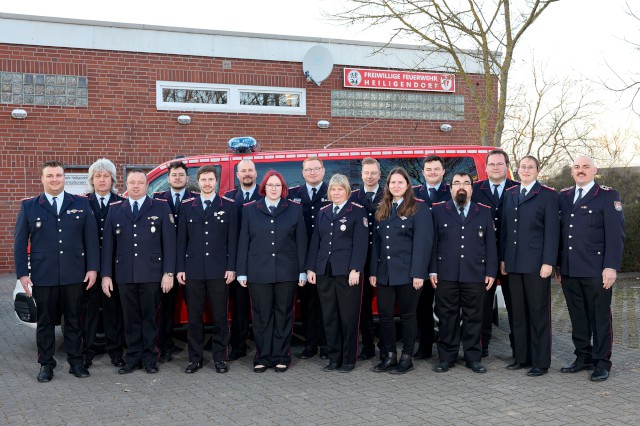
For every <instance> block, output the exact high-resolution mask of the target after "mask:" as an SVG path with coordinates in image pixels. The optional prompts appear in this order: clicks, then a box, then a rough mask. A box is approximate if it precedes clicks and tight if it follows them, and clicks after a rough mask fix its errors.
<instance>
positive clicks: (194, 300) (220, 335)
mask: <svg viewBox="0 0 640 426" xmlns="http://www.w3.org/2000/svg"><path fill="white" fill-rule="evenodd" d="M228 289H229V287H228V286H227V283H226V282H225V280H224V279H216V280H190V279H187V280H186V285H185V288H184V291H185V295H186V298H187V314H188V317H189V325H188V327H187V345H188V347H189V362H195V363H197V362H202V359H203V353H204V324H203V321H202V315H203V314H204V308H205V301H206V300H207V299H208V300H209V307H210V309H211V317H212V318H213V330H212V332H211V354H212V356H213V360H214V361H225V360H226V359H227V345H228V344H229V310H228V306H229V305H228V295H229V290H228Z"/></svg>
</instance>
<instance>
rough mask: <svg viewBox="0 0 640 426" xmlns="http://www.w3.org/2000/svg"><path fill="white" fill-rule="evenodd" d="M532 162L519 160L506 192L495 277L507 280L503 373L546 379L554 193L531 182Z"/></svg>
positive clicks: (554, 255) (556, 227)
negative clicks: (510, 343)
mask: <svg viewBox="0 0 640 426" xmlns="http://www.w3.org/2000/svg"><path fill="white" fill-rule="evenodd" d="M539 173H540V163H539V162H538V159H537V158H535V157H533V156H530V155H527V156H525V157H523V158H522V159H521V160H520V167H519V168H518V176H519V177H520V186H519V187H512V188H509V189H507V191H506V195H505V200H504V211H503V216H502V217H503V220H502V230H501V233H500V235H501V243H500V271H501V273H502V275H507V274H509V281H510V282H509V285H510V286H511V303H512V307H513V337H514V351H515V362H514V363H512V364H510V365H508V366H507V369H509V370H520V369H521V368H525V367H529V366H531V367H533V368H531V369H530V370H529V372H528V373H527V376H530V377H537V376H542V375H544V374H547V371H548V370H549V366H550V364H551V274H552V273H553V266H554V265H555V263H556V261H557V259H558V234H559V233H560V219H559V217H558V193H557V192H556V191H555V190H554V189H552V188H549V187H547V186H544V185H541V184H540V182H538V181H537V178H538V174H539Z"/></svg>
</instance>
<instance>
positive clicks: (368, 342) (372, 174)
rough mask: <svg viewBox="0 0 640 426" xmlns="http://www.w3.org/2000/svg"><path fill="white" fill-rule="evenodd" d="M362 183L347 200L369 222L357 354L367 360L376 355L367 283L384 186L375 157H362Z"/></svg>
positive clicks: (371, 295)
mask: <svg viewBox="0 0 640 426" xmlns="http://www.w3.org/2000/svg"><path fill="white" fill-rule="evenodd" d="M362 183H363V184H364V187H363V188H361V189H357V190H355V191H353V192H352V193H351V198H349V201H352V202H354V203H358V204H360V205H361V206H363V207H364V208H365V210H366V212H367V222H368V224H369V234H368V239H369V246H368V249H367V260H366V263H365V266H364V271H363V274H362V276H363V278H362V282H363V283H364V285H363V287H362V307H361V309H360V334H361V335H362V351H360V355H358V359H359V360H367V359H371V358H373V357H374V356H376V348H375V345H374V342H373V340H374V336H373V307H372V303H373V287H372V286H370V285H369V264H370V263H371V244H372V242H373V222H374V219H375V218H374V216H375V214H376V208H378V204H379V203H380V200H382V196H383V195H384V188H382V187H381V186H380V163H379V162H378V160H376V159H375V158H370V157H367V158H363V159H362Z"/></svg>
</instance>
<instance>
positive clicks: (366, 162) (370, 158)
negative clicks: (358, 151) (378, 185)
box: [362, 157, 380, 170]
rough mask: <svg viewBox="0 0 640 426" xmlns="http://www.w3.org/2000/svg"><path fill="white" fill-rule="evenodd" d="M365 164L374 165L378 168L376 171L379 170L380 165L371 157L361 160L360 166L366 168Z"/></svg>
mask: <svg viewBox="0 0 640 426" xmlns="http://www.w3.org/2000/svg"><path fill="white" fill-rule="evenodd" d="M367 164H375V165H376V166H377V167H378V170H380V163H379V162H378V160H376V159H375V158H372V157H366V158H363V159H362V165H363V166H366V165H367Z"/></svg>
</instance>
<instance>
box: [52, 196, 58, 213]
mask: <svg viewBox="0 0 640 426" xmlns="http://www.w3.org/2000/svg"><path fill="white" fill-rule="evenodd" d="M57 198H58V197H53V201H52V202H51V207H53V211H54V212H56V216H57V215H58V203H57V202H56V199H57Z"/></svg>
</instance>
